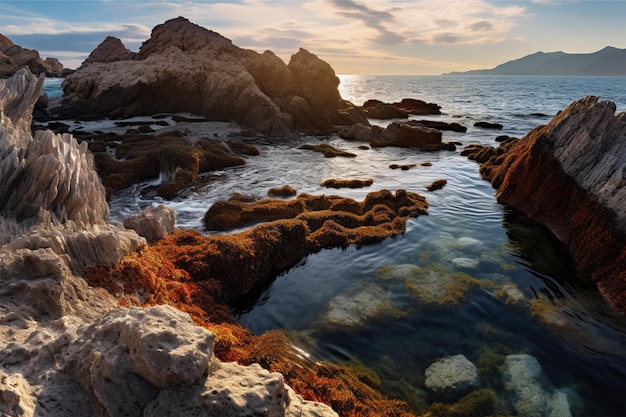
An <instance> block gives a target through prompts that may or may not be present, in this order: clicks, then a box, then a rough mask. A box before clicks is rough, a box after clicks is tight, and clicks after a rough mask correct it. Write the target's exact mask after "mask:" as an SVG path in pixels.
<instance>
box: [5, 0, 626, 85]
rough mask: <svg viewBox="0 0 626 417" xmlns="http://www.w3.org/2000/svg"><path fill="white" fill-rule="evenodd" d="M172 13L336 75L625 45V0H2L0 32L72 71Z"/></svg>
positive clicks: (130, 44)
mask: <svg viewBox="0 0 626 417" xmlns="http://www.w3.org/2000/svg"><path fill="white" fill-rule="evenodd" d="M178 16H183V17H186V18H187V19H189V20H190V21H191V22H193V23H196V24H198V25H200V26H203V27H205V28H207V29H211V30H213V31H215V32H218V33H220V34H221V35H223V36H225V37H227V38H229V39H230V40H232V41H233V43H234V44H235V45H237V46H239V47H242V48H246V49H252V50H255V51H258V52H263V51H265V50H268V49H269V50H271V51H273V52H274V53H276V54H277V55H278V56H279V57H281V58H282V59H283V60H284V61H285V62H287V63H288V62H289V58H290V57H291V55H293V54H294V53H296V52H297V51H298V49H299V48H300V47H303V48H306V49H307V50H309V52H311V53H313V54H315V55H317V56H318V57H320V58H321V59H323V60H325V61H327V62H328V63H329V64H330V65H331V66H332V67H333V68H334V70H335V72H336V73H337V74H375V75H382V74H406V75H437V74H442V73H446V72H451V71H467V70H471V69H488V68H493V67H495V66H496V65H498V64H501V63H504V62H506V61H510V60H513V59H517V58H521V57H523V56H525V55H529V54H532V53H535V52H538V51H543V52H555V51H563V52H567V53H591V52H595V51H598V50H600V49H602V48H604V47H605V46H614V47H617V48H626V0H612V1H602V0H525V1H517V0H271V1H270V0H231V1H219V0H212V1H122V0H118V1H116V0H99V1H84V0H82V1H78V0H75V1H29V0H20V1H0V34H2V35H4V36H6V37H8V38H9V39H11V40H12V41H13V42H14V43H16V44H18V45H20V46H22V47H24V48H29V49H36V50H38V51H39V52H40V54H41V56H42V57H43V58H46V57H55V58H57V59H59V60H60V61H61V63H63V65H64V66H65V67H66V68H77V67H79V66H80V64H81V63H82V61H83V60H84V59H85V58H86V57H87V56H88V55H89V53H90V52H91V51H92V50H93V49H95V48H96V47H97V46H98V44H99V43H100V42H102V41H103V40H104V39H105V38H106V37H107V36H109V35H111V36H115V37H117V38H120V39H121V40H122V42H123V43H124V45H125V46H126V47H127V48H128V49H130V50H131V51H138V50H139V48H140V47H141V44H142V42H144V41H146V40H147V39H148V38H149V37H150V32H151V30H152V28H153V27H154V26H156V25H158V24H161V23H163V22H165V21H166V20H169V19H172V18H175V17H178Z"/></svg>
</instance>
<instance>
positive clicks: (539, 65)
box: [443, 46, 626, 76]
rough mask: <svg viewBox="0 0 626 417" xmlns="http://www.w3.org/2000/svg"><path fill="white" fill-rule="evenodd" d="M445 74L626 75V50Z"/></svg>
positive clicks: (533, 57) (527, 59) (547, 55)
mask: <svg viewBox="0 0 626 417" xmlns="http://www.w3.org/2000/svg"><path fill="white" fill-rule="evenodd" d="M443 75H560V76H626V49H620V48H615V47H613V46H606V47H604V48H602V49H600V50H599V51H596V52H592V53H588V54H569V53H565V52H563V51H557V52H541V51H539V52H535V53H533V54H530V55H526V56H524V57H522V58H518V59H514V60H511V61H507V62H505V63H502V64H500V65H498V66H496V67H494V68H491V69H480V70H470V71H453V72H449V73H445V74H443Z"/></svg>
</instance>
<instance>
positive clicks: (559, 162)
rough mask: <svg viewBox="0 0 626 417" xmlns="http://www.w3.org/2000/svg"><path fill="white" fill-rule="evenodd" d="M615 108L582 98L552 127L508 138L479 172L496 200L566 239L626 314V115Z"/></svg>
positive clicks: (578, 259) (580, 262)
mask: <svg viewBox="0 0 626 417" xmlns="http://www.w3.org/2000/svg"><path fill="white" fill-rule="evenodd" d="M615 108H616V107H615V104H614V103H611V102H608V101H603V102H601V101H598V97H587V98H585V99H582V100H579V101H576V102H574V103H572V104H571V105H570V106H569V107H568V108H567V109H565V110H564V111H562V112H560V113H559V114H558V115H557V116H555V117H554V119H552V121H550V123H548V124H547V125H546V126H540V127H538V128H536V129H534V130H533V131H531V132H530V133H529V134H528V135H526V136H525V137H524V138H521V139H516V140H511V141H506V142H503V143H502V144H501V145H500V147H499V148H498V149H497V151H495V154H494V155H493V156H491V157H490V158H489V159H488V160H487V161H486V162H484V163H483V164H482V165H481V174H482V175H483V177H484V178H486V179H488V180H489V181H491V183H492V185H493V186H494V187H495V188H496V189H497V190H498V192H497V194H496V196H497V198H498V201H500V202H502V203H505V204H508V205H512V206H514V207H516V208H518V209H519V210H521V211H522V212H524V213H526V214H527V215H528V216H529V217H531V218H532V219H534V220H537V221H539V222H541V223H544V224H545V225H546V226H548V227H549V228H550V230H551V231H552V232H553V233H554V234H555V235H556V236H557V237H558V238H559V239H560V240H561V241H563V242H564V243H565V244H566V245H568V247H569V249H570V251H571V253H572V255H573V257H574V259H575V261H576V264H577V265H578V267H580V268H581V269H582V271H583V272H585V273H587V274H589V276H590V278H591V279H592V280H593V281H595V282H597V285H598V288H599V289H600V291H601V292H602V294H603V295H604V296H605V297H606V299H607V300H608V301H609V302H610V303H611V304H612V305H613V306H614V308H615V309H616V310H618V311H620V312H624V311H626V269H625V268H624V265H626V187H624V186H623V185H624V179H625V178H626V177H625V174H624V173H625V169H626V113H625V112H622V113H620V114H617V115H615ZM477 159H478V158H477ZM483 159H485V158H480V160H483ZM546 178H550V181H546V180H545V179H546Z"/></svg>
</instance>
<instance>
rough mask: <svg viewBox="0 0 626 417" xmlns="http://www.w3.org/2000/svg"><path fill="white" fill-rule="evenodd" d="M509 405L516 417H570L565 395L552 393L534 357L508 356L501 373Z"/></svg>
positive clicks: (553, 391) (553, 390) (549, 384)
mask: <svg viewBox="0 0 626 417" xmlns="http://www.w3.org/2000/svg"><path fill="white" fill-rule="evenodd" d="M502 378H503V379H504V389H505V393H507V395H508V398H507V399H508V401H509V402H510V404H511V406H512V407H513V409H514V411H515V413H516V414H518V415H523V416H528V417H545V416H550V417H571V415H572V413H571V411H570V407H569V402H568V400H567V395H566V394H565V393H564V392H561V391H558V390H556V389H554V387H553V386H552V384H551V383H550V381H548V380H547V379H546V377H545V375H544V374H543V370H542V369H541V365H540V364H539V361H537V359H536V358H535V357H533V356H530V355H526V354H522V355H509V356H507V357H506V361H505V363H504V371H503V373H502Z"/></svg>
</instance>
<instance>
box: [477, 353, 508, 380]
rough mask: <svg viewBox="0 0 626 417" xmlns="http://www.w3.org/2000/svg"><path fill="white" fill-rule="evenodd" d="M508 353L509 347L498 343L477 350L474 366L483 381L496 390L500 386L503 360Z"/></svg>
mask: <svg viewBox="0 0 626 417" xmlns="http://www.w3.org/2000/svg"><path fill="white" fill-rule="evenodd" d="M510 353H511V349H509V348H508V347H506V346H504V345H502V344H500V343H496V344H493V345H491V344H490V345H489V346H488V347H485V348H483V349H481V350H480V351H479V353H478V359H476V368H478V373H479V374H480V377H481V379H482V381H483V382H484V383H486V384H487V385H488V386H490V387H492V388H494V389H497V390H500V389H501V388H502V371H503V370H504V361H505V360H506V356H507V355H509V354H510Z"/></svg>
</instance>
